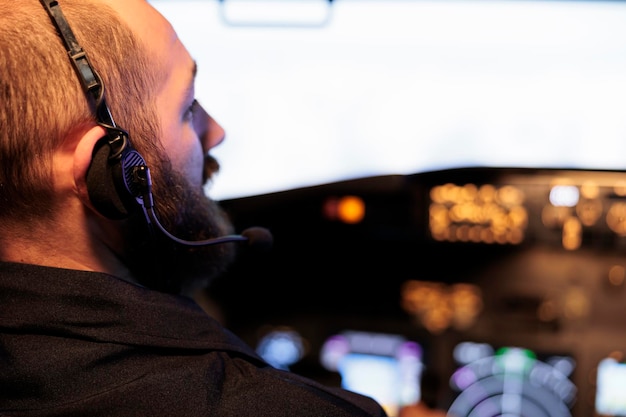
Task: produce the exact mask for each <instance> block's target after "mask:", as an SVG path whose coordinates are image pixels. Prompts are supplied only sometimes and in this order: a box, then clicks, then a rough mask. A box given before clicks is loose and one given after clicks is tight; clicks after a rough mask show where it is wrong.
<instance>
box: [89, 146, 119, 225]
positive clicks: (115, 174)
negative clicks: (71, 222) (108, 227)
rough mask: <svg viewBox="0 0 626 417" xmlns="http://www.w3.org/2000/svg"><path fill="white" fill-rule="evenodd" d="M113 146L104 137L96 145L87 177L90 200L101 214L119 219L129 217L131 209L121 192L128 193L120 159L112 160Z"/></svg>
mask: <svg viewBox="0 0 626 417" xmlns="http://www.w3.org/2000/svg"><path fill="white" fill-rule="evenodd" d="M110 154H111V146H110V145H109V143H108V141H107V140H105V139H102V140H100V141H98V142H97V143H96V146H95V147H94V150H93V153H92V158H91V164H90V165H89V168H88V169H87V176H86V178H85V180H86V183H87V192H88V194H89V200H90V201H91V203H92V204H93V206H94V207H95V208H96V210H98V212H99V213H100V214H102V215H103V216H105V217H108V218H109V219H113V220H119V219H124V218H126V217H128V215H129V210H128V209H127V208H126V206H125V205H124V200H123V199H124V198H125V197H122V196H121V195H120V193H128V191H127V190H126V187H125V185H124V184H123V180H122V181H121V182H122V183H121V184H120V179H121V178H122V177H123V176H122V173H121V170H122V164H121V162H120V160H111V159H110V158H109V155H110Z"/></svg>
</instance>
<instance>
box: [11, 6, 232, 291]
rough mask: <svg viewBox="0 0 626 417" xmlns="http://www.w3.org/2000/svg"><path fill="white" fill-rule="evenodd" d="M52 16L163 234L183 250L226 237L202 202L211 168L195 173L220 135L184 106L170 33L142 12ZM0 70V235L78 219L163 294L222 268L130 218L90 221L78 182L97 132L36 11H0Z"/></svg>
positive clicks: (212, 253) (214, 255)
mask: <svg viewBox="0 0 626 417" xmlns="http://www.w3.org/2000/svg"><path fill="white" fill-rule="evenodd" d="M59 4H60V6H61V8H62V10H63V13H64V14H65V17H66V18H67V21H68V23H69V25H70V27H71V28H72V30H73V32H74V34H75V35H76V38H77V40H78V42H79V43H80V45H81V46H82V48H83V49H84V51H85V52H86V53H87V55H88V56H89V58H90V61H91V63H92V65H93V67H94V69H95V70H96V71H97V72H98V74H99V75H100V77H101V78H102V81H103V84H104V86H105V96H106V99H107V102H108V105H109V107H110V110H111V114H112V115H113V118H114V119H115V121H116V122H117V124H118V126H120V127H122V128H123V129H125V130H127V131H128V132H129V133H130V140H131V142H132V144H133V146H134V147H135V148H136V149H137V151H138V152H139V153H140V154H141V155H142V156H143V158H144V159H145V161H146V163H147V165H148V166H149V167H150V170H151V172H152V178H153V183H154V187H153V194H154V198H155V210H156V212H157V214H158V216H159V219H160V220H161V222H162V224H163V225H164V226H165V227H166V229H168V230H169V231H170V232H171V233H172V234H174V235H175V236H178V237H180V238H182V239H187V240H199V239H205V238H209V237H214V236H218V235H223V234H227V233H230V232H231V226H230V223H229V222H228V221H227V218H226V216H225V215H224V214H223V213H222V212H221V210H220V209H219V207H217V206H216V205H215V204H214V203H213V202H211V201H210V200H209V199H207V198H206V197H205V196H204V193H203V190H202V185H203V182H204V181H205V180H207V179H210V174H211V173H212V170H207V169H206V167H207V166H211V167H212V169H215V167H216V166H217V165H216V163H215V161H214V160H213V159H212V158H211V157H208V158H207V161H206V163H205V155H207V154H208V151H209V150H210V149H211V147H213V146H215V145H216V144H218V143H219V142H220V141H221V140H222V139H223V137H224V132H223V130H222V129H221V127H220V126H219V125H218V124H217V123H215V122H214V121H213V120H212V119H211V118H210V117H209V116H208V115H207V114H206V113H205V112H204V110H203V109H202V107H201V106H199V105H198V104H197V103H195V101H194V88H193V85H194V78H195V72H196V67H195V62H194V61H193V59H192V58H191V56H190V55H189V53H188V51H187V50H186V49H185V47H184V46H183V45H182V43H181V42H180V40H179V39H178V37H177V36H176V33H175V32H174V30H173V29H172V28H171V26H170V25H169V23H168V22H167V21H166V20H165V19H164V18H163V17H162V16H161V15H160V14H159V13H158V12H157V11H156V10H155V9H154V8H152V7H151V6H150V5H149V4H148V3H147V2H146V1H144V0H60V1H59ZM5 9H6V10H5ZM0 69H1V70H2V71H1V73H2V74H5V75H3V77H4V78H3V79H2V80H0V102H1V104H0V122H1V123H2V129H0V160H1V161H2V163H1V167H0V233H1V232H2V231H3V230H5V231H9V230H10V231H13V232H15V230H17V229H16V228H15V225H16V224H19V225H21V226H23V227H24V228H33V227H35V228H41V229H42V230H45V229H46V227H48V226H50V222H53V221H57V222H58V221H62V222H68V220H67V219H66V218H63V215H64V213H65V214H69V213H68V212H71V211H74V210H76V212H77V213H79V212H81V211H78V210H79V209H80V210H82V212H84V213H85V215H84V219H76V221H82V222H84V224H81V225H80V227H81V230H86V231H88V236H89V239H93V240H95V241H97V244H96V245H95V246H100V247H103V248H106V250H108V251H109V252H110V255H112V256H107V257H106V258H107V259H109V260H111V259H117V260H118V261H119V260H121V261H122V264H124V265H125V266H126V267H127V268H129V269H130V272H131V275H132V276H133V277H134V278H135V279H137V280H138V281H139V282H141V283H143V284H145V285H148V286H152V287H158V288H164V287H163V285H164V283H163V282H162V278H161V277H160V275H162V276H164V277H169V278H171V277H172V276H173V277H175V278H176V279H175V281H178V282H170V284H173V287H176V286H178V285H182V286H183V287H188V286H191V285H192V283H191V282H190V281H193V282H196V283H197V282H198V280H201V281H202V280H205V279H209V278H210V277H212V276H214V275H215V274H217V273H219V272H220V271H221V270H222V269H223V268H224V267H225V266H226V265H227V264H228V263H229V262H230V261H231V260H232V256H233V252H232V248H231V247H230V246H227V245H219V246H215V247H207V248H200V247H197V248H187V247H181V246H179V245H178V244H175V243H173V242H171V241H170V240H169V239H167V238H165V237H164V236H161V235H157V236H156V237H152V236H150V235H148V234H147V228H146V225H145V220H144V217H143V213H142V211H141V210H137V211H136V212H135V213H134V214H132V215H131V216H130V217H129V218H128V219H125V220H111V219H107V218H106V217H104V216H102V215H101V214H100V213H97V211H96V210H95V209H94V206H93V204H92V202H91V201H90V200H89V197H88V195H89V193H88V189H87V183H86V181H85V177H86V174H87V172H88V170H89V169H90V164H91V152H92V151H93V149H94V146H96V143H98V141H100V140H102V137H103V136H104V134H105V130H104V129H103V128H102V127H100V126H98V125H97V124H96V122H95V120H94V108H93V102H92V101H90V100H88V97H87V96H86V95H85V92H84V91H83V90H82V88H81V84H80V82H79V78H78V76H77V74H76V73H75V72H74V70H73V68H72V64H71V61H70V59H69V57H68V55H67V52H66V51H65V48H64V45H63V43H62V41H61V38H60V36H59V34H58V33H57V32H56V30H55V28H54V26H53V25H52V23H51V20H50V18H49V17H48V16H47V14H46V12H45V9H44V7H43V6H42V4H40V1H39V0H23V1H20V2H18V3H13V4H11V5H6V4H5V5H0ZM72 227H74V224H72ZM93 243H94V242H91V243H90V244H93ZM85 252H89V251H88V250H86V251H85ZM89 253H90V254H91V255H94V256H98V255H97V253H95V251H93V252H89ZM0 255H1V254H0ZM65 256H67V255H65ZM83 263H84V262H83ZM87 263H89V262H87ZM96 264H98V263H97V262H96ZM85 269H90V268H88V267H86V268H85ZM94 269H98V268H94ZM104 269H105V270H106V269H107V268H106V267H105V268H104ZM106 272H110V271H108V270H107V271H106ZM155 277H156V278H155ZM179 280H180V281H179Z"/></svg>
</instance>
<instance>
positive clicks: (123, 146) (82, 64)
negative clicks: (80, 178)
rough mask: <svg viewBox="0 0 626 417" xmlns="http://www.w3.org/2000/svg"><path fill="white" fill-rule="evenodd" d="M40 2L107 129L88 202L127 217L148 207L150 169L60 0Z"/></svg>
mask: <svg viewBox="0 0 626 417" xmlns="http://www.w3.org/2000/svg"><path fill="white" fill-rule="evenodd" d="M41 3H42V4H43V5H44V7H45V8H46V10H47V11H48V14H49V15H50V17H51V19H52V21H53V23H54V24H55V26H56V28H57V31H58V33H59V35H60V36H61V38H62V39H63V43H64V44H65V48H66V49H67V52H68V55H69V57H70V60H71V62H72V64H73V66H74V69H75V70H76V73H77V74H78V78H79V80H80V82H81V85H82V87H83V90H84V91H85V93H86V94H87V96H88V97H90V98H93V100H94V103H95V105H96V121H97V122H98V124H99V125H100V126H102V127H103V128H104V129H106V132H107V134H106V136H105V137H103V138H102V139H100V141H98V143H97V144H96V146H95V148H94V152H93V155H92V161H91V164H90V166H89V169H88V171H87V177H86V183H87V191H88V193H89V199H90V200H91V203H92V204H93V205H94V207H95V208H96V210H98V211H99V212H100V213H101V214H102V215H104V216H106V217H108V218H110V219H123V218H126V217H128V216H129V215H130V214H131V213H132V212H133V211H135V210H136V209H137V208H138V207H144V210H150V209H151V208H152V207H151V206H152V192H151V182H150V181H151V180H150V170H149V169H148V166H147V165H146V162H145V160H144V158H143V157H142V156H141V154H139V152H137V151H136V150H135V149H134V148H133V146H132V144H131V142H130V138H129V135H128V132H126V131H125V130H124V129H122V128H120V127H118V126H117V125H116V124H115V121H114V120H113V117H112V116H111V111H110V110H109V107H108V105H107V103H106V99H105V97H104V84H103V83H102V79H101V78H100V76H99V75H98V73H97V72H96V71H95V70H94V69H93V67H92V66H91V63H90V62H89V58H88V57H87V54H86V53H85V51H84V50H83V48H82V47H81V46H80V45H79V44H78V41H77V40H76V37H75V36H74V33H73V32H72V29H71V28H70V26H69V24H68V22H67V20H66V19H65V16H64V15H63V12H62V11H61V6H60V5H59V2H58V1H57V0H41ZM138 205H139V206H138ZM148 220H149V218H148Z"/></svg>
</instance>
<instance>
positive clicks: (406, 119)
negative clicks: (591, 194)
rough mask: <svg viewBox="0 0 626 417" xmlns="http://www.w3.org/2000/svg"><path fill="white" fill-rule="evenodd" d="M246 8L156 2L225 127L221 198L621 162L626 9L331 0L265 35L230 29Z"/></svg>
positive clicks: (466, 0) (208, 0)
mask: <svg viewBox="0 0 626 417" xmlns="http://www.w3.org/2000/svg"><path fill="white" fill-rule="evenodd" d="M235 1H236V0H224V2H223V3H220V2H218V1H217V0H195V1H194V0H151V3H152V4H153V5H154V6H155V7H157V9H159V10H160V11H161V12H162V13H163V14H164V15H165V16H166V17H167V18H168V19H169V20H170V21H171V22H172V23H173V25H174V27H175V28H176V30H177V32H178V33H179V36H180V37H181V39H182V40H183V42H184V43H185V44H186V45H187V48H188V49H189V51H190V52H191V54H192V55H193V56H194V57H195V58H196V60H197V61H198V64H199V76H198V81H197V90H196V91H197V97H198V98H199V100H200V101H201V102H202V104H203V105H204V107H205V108H206V109H207V110H208V111H209V112H210V113H211V114H212V115H213V116H214V117H215V118H216V119H217V120H218V121H219V122H220V123H221V124H222V126H223V127H224V128H225V129H226V131H227V139H226V141H225V142H224V143H223V144H222V145H220V146H219V147H218V148H216V149H215V155H216V157H217V158H218V159H219V160H220V163H221V164H222V170H221V172H220V174H219V175H218V177H217V178H216V181H215V183H214V185H213V186H212V187H211V188H210V189H207V192H208V193H209V195H211V196H212V197H213V198H216V199H228V198H236V197H242V196H250V195H257V194H264V193H269V192H274V191H282V190H288V189H292V188H298V187H303V186H310V185H318V184H324V183H328V182H334V181H339V180H344V179H352V178H360V177H367V176H372V175H381V174H412V173H417V172H423V171H431V170H437V169H442V168H454V167H463V166H477V165H478V166H494V167H507V166H512V167H513V166H516V167H517V166H519V167H546V168H551V167H556V168H559V167H572V168H575V167H581V168H600V169H623V168H625V167H626V23H625V22H626V2H601V1H572V2H569V1H550V0H548V1H542V0H535V1H530V0H527V1H512V0H511V1H506V0H492V1H478V0H458V1H455V0H430V1H429V0H334V1H333V2H332V3H331V4H332V5H331V6H328V5H327V4H326V3H324V4H326V6H324V7H326V8H325V9H323V10H324V12H325V13H327V14H328V15H327V17H328V21H327V22H326V23H325V24H324V25H321V26H310V25H309V26H305V27H293V26H289V25H287V26H280V27H267V26H255V25H252V26H243V25H237V24H236V25H229V24H227V22H226V19H225V16H227V18H228V19H231V22H235V23H237V22H236V21H235V19H236V17H233V16H234V15H233V14H231V11H232V10H234V9H226V8H225V7H230V6H229V5H234V4H235V3H234V2H235ZM284 1H291V2H292V3H293V2H297V1H303V0H284ZM309 1H317V0H309ZM280 3H281V1H277V0H273V1H269V0H254V4H257V5H258V4H265V7H263V9H262V10H263V13H264V15H265V16H264V17H263V18H267V15H269V16H272V10H274V11H275V16H279V17H281V18H283V17H282V15H283V14H284V13H280V10H282V9H280V8H281V7H285V6H284V3H283V5H281V4H280ZM272 6H276V7H278V9H276V8H275V9H272ZM232 13H234V12H232Z"/></svg>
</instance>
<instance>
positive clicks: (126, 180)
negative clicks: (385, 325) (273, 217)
mask: <svg viewBox="0 0 626 417" xmlns="http://www.w3.org/2000/svg"><path fill="white" fill-rule="evenodd" d="M40 1H41V4H42V5H43V6H44V7H45V9H46V10H47V11H48V14H49V15H50V18H51V20H52V22H53V23H54V25H55V26H56V28H57V32H58V33H59V35H60V37H61V38H62V40H63V43H64V45H65V48H66V50H67V52H68V55H69V57H70V60H71V62H72V64H73V66H74V70H75V72H76V74H77V75H78V78H79V80H80V82H81V85H82V87H83V90H84V91H85V94H86V95H87V97H88V98H91V99H93V100H94V102H95V106H96V114H95V116H96V121H97V123H98V124H99V125H100V126H102V127H103V128H104V129H105V130H106V132H107V134H106V136H105V137H103V138H102V139H100V140H99V141H98V142H97V143H96V145H95V147H94V151H93V154H92V160H91V164H90V166H89V168H88V171H87V176H86V184H87V192H88V194H89V199H90V201H91V203H92V204H93V206H94V207H95V208H96V210H98V212H100V213H101V214H102V215H104V216H105V217H107V218H109V219H113V220H120V219H124V218H127V217H128V216H130V215H131V214H132V213H133V212H135V210H138V209H139V208H141V209H142V210H143V213H144V216H145V219H146V222H147V223H148V226H149V227H150V229H151V230H152V225H153V224H155V225H156V226H157V227H158V228H159V230H161V232H163V234H165V235H166V236H167V237H168V238H170V239H172V240H173V241H175V242H177V243H180V244H182V245H188V246H204V245H213V244H217V243H227V242H234V241H247V242H248V244H249V245H254V246H257V247H260V248H262V249H265V250H267V249H269V248H270V247H271V245H272V243H273V238H272V235H271V233H270V232H269V231H268V230H267V229H264V228H262V227H251V228H249V229H246V230H244V231H243V232H242V233H241V234H240V235H227V236H221V237H217V238H213V239H206V240H198V241H189V240H183V239H180V238H178V237H176V236H174V235H172V234H171V233H169V232H168V231H167V230H166V229H165V228H164V227H163V226H162V225H161V223H160V222H159V219H158V218H157V216H156V213H155V211H154V201H153V197H152V179H151V177H150V169H149V168H148V166H147V165H146V161H145V160H144V158H143V156H141V154H140V153H139V152H137V151H136V150H135V149H134V148H133V146H132V144H131V142H130V137H129V133H128V132H127V131H126V130H124V129H122V128H121V127H119V126H117V125H116V124H115V121H114V120H113V117H112V116H111V111H110V110H109V107H108V105H107V103H106V99H105V96H104V84H103V82H102V79H101V78H100V76H99V75H98V73H97V72H96V71H95V70H94V69H93V67H92V66H91V63H90V62H89V58H88V57H87V54H86V52H85V51H84V50H83V48H82V47H81V46H80V45H79V43H78V41H77V40H76V37H75V36H74V33H73V32H72V29H71V28H70V26H69V23H68V22H67V19H65V16H64V15H63V12H62V11H61V6H60V5H59V2H58V0H40Z"/></svg>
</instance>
